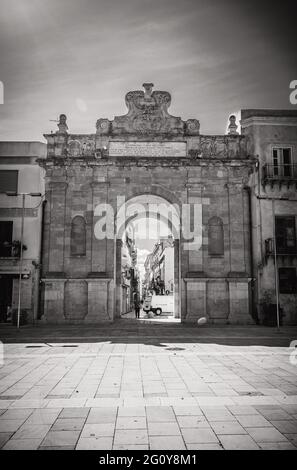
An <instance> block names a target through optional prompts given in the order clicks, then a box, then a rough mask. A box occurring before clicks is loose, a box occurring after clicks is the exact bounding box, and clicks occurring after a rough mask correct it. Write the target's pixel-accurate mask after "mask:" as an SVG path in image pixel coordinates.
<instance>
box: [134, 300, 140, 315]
mask: <svg viewBox="0 0 297 470" xmlns="http://www.w3.org/2000/svg"><path fill="white" fill-rule="evenodd" d="M134 309H135V318H139V315H140V303H139V300H138V299H137V298H135V300H134Z"/></svg>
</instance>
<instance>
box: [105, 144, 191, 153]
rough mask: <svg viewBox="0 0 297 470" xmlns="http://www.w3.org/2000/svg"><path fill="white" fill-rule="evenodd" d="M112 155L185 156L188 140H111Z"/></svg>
mask: <svg viewBox="0 0 297 470" xmlns="http://www.w3.org/2000/svg"><path fill="white" fill-rule="evenodd" d="M109 155H110V156H111V157H185V156H186V142H110V144H109Z"/></svg>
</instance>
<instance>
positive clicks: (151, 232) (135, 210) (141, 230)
mask: <svg viewBox="0 0 297 470" xmlns="http://www.w3.org/2000/svg"><path fill="white" fill-rule="evenodd" d="M116 233H117V238H116V263H115V284H116V293H115V295H116V299H115V305H116V309H115V310H116V312H115V316H116V317H118V318H119V317H122V318H130V319H131V318H135V319H136V321H137V318H136V314H137V312H136V309H135V307H137V304H140V320H141V319H145V320H149V321H164V322H165V321H167V322H170V321H179V319H180V305H179V303H180V294H179V287H180V273H179V270H180V262H179V246H180V245H179V239H180V215H179V209H178V207H177V206H175V205H172V204H170V203H169V202H168V201H167V200H166V199H164V198H162V197H160V196H155V195H151V194H146V195H140V196H135V197H133V198H131V199H130V200H129V201H127V202H126V203H125V204H123V206H121V207H120V209H119V210H118V213H117V216H116Z"/></svg>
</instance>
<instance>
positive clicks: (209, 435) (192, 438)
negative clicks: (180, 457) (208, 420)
mask: <svg viewBox="0 0 297 470" xmlns="http://www.w3.org/2000/svg"><path fill="white" fill-rule="evenodd" d="M181 433H182V435H183V438H184V441H185V443H186V444H210V443H214V442H219V441H218V439H217V437H216V435H215V433H214V432H213V430H212V429H203V428H202V429H199V428H182V429H181Z"/></svg>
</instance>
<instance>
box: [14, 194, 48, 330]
mask: <svg viewBox="0 0 297 470" xmlns="http://www.w3.org/2000/svg"><path fill="white" fill-rule="evenodd" d="M6 195H7V196H22V219H21V247H20V248H21V252H20V263H19V286H18V315H17V328H19V327H20V316H21V282H22V270H23V239H24V219H25V201H26V196H31V197H41V193H17V192H12V191H8V192H7V193H6Z"/></svg>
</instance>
